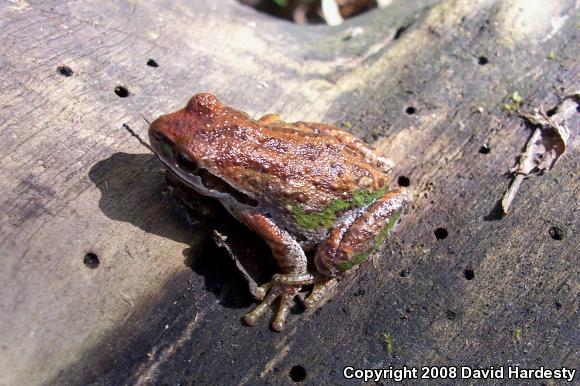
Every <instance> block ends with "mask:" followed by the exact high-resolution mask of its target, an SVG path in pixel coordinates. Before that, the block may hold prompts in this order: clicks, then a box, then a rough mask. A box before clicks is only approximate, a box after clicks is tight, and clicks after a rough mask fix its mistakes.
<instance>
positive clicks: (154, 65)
mask: <svg viewBox="0 0 580 386" xmlns="http://www.w3.org/2000/svg"><path fill="white" fill-rule="evenodd" d="M147 65H148V66H149V67H159V63H157V62H156V61H155V59H149V60H148V61H147Z"/></svg>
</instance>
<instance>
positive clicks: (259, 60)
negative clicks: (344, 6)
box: [0, 0, 580, 385]
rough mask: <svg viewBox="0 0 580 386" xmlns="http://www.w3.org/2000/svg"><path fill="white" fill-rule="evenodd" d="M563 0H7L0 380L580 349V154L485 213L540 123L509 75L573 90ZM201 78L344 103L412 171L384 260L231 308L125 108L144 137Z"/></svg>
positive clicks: (236, 286) (252, 370)
mask: <svg viewBox="0 0 580 386" xmlns="http://www.w3.org/2000/svg"><path fill="white" fill-rule="evenodd" d="M577 9H578V3H577V2H575V1H573V0H551V1H537V2H528V1H523V0H512V1H507V0H505V1H500V0H496V1H494V0H480V1H468V0H456V1H442V2H435V1H419V0H416V1H407V0H400V1H395V2H394V4H393V5H392V6H391V7H388V8H385V9H382V10H377V11H374V12H370V13H368V14H366V15H364V16H361V17H359V18H355V19H353V20H350V21H348V22H347V23H346V24H344V25H342V26H340V27H336V28H330V27H325V26H311V27H300V26H295V25H292V24H290V23H287V22H284V21H281V20H276V19H272V18H269V17H268V16H266V15H261V14H257V13H256V12H254V11H253V10H251V9H249V8H244V7H242V6H241V5H239V4H238V3H237V2H235V1H226V0H217V1H211V2H209V1H207V2H206V1H193V0H192V1H185V0H179V1H172V2H162V1H147V2H140V1H127V0H120V1H117V2H114V3H108V2H99V3H98V4H97V3H94V2H90V1H84V0H78V1H69V2H57V1H32V0H28V1H26V0H13V1H3V2H2V3H1V5H0V43H1V48H2V49H1V51H0V68H1V69H2V71H1V72H0V136H1V140H0V149H1V153H0V154H1V157H0V165H1V167H0V192H1V195H0V213H1V217H0V253H1V258H2V268H1V269H0V283H2V297H1V300H0V310H1V313H0V384H2V385H16V384H96V385H100V384H106V385H114V384H133V383H138V384H147V383H150V384H232V383H233V384H236V383H237V384H265V383H268V384H285V383H290V382H291V381H292V380H291V378H290V377H289V371H290V369H291V368H292V367H293V366H303V367H304V369H305V372H306V379H305V382H306V383H309V384H314V383H318V382H325V383H332V384H343V383H349V382H347V381H346V380H344V379H343V378H342V375H341V373H342V368H343V367H344V366H346V365H352V366H355V367H361V368H362V367H367V368H368V367H388V366H391V365H392V366H397V367H400V366H402V365H407V366H422V365H451V364H455V365H472V366H484V365H487V366H489V365H494V366H499V365H508V364H519V365H522V366H540V365H544V366H567V367H573V366H575V365H577V364H578V363H580V355H579V346H580V345H579V343H580V342H579V335H578V325H579V322H580V320H579V317H578V295H579V288H580V286H579V283H578V274H579V272H578V269H579V268H578V267H579V264H578V263H579V260H578V255H579V238H578V236H577V232H578V219H579V217H580V216H579V208H578V199H579V192H580V189H579V184H580V181H579V178H578V171H579V167H578V166H579V165H578V157H577V154H576V153H574V152H573V151H570V152H568V153H567V154H565V155H564V157H563V158H562V159H561V160H560V161H559V162H558V164H557V165H556V168H555V169H554V170H553V171H551V172H549V173H546V174H544V175H542V176H538V177H534V178H531V179H529V180H526V181H525V182H524V185H523V188H522V191H521V192H520V194H519V195H518V197H517V201H516V202H515V204H514V208H513V209H514V211H513V213H512V214H511V215H510V216H508V217H506V218H503V219H501V220H494V219H495V216H494V214H493V213H492V212H493V209H494V207H495V205H496V202H497V200H498V199H499V198H500V197H501V195H502V194H503V192H504V191H505V189H506V188H507V185H508V183H509V178H508V177H506V175H505V173H506V172H507V171H508V170H509V168H510V167H511V166H513V165H514V163H515V157H516V156H517V154H518V153H519V151H520V150H521V149H522V148H523V146H524V144H525V142H526V140H527V138H528V137H529V135H530V129H529V128H528V127H526V126H525V124H524V122H523V121H522V120H521V119H520V118H518V116H517V115H516V114H514V113H509V112H506V111H504V109H503V107H502V106H503V105H504V104H505V103H510V102H511V101H510V100H509V98H510V95H512V94H513V92H514V91H518V92H519V93H520V94H521V95H522V96H523V98H524V101H523V106H522V108H523V109H532V108H537V107H543V108H544V109H546V110H548V109H550V108H552V107H554V106H556V105H557V103H558V98H559V97H561V96H563V95H566V94H568V93H572V92H574V91H577V90H578V89H579V71H578V70H579V67H578V62H577V58H578V57H580V52H579V51H580V49H579V45H578V37H577V35H578V23H579V22H580V21H579V18H578V12H577ZM359 26H360V27H362V28H363V29H362V33H361V34H352V33H351V32H352V29H353V28H355V27H359ZM349 31H351V32H349ZM551 52H553V53H554V55H550V53H551ZM548 56H550V58H551V59H548ZM480 57H485V58H486V59H487V60H488V62H487V63H485V62H486V60H484V59H481V60H480V59H479V58H480ZM149 58H153V59H155V60H156V61H157V62H158V63H159V67H157V68H153V67H150V66H147V65H146V62H147V60H148V59H149ZM61 65H66V66H69V67H70V68H71V69H72V70H73V71H74V73H73V75H72V76H70V77H64V76H62V75H60V74H59V73H58V72H57V70H56V69H57V67H58V66H61ZM118 85H123V86H125V87H127V88H128V90H129V92H130V95H129V96H128V97H127V98H120V97H118V96H117V95H115V93H114V92H113V90H114V88H115V87H116V86H118ZM200 91H210V92H212V93H215V94H216V95H218V96H219V97H220V99H222V100H223V101H224V102H225V103H227V104H229V105H232V106H236V107H239V108H241V109H243V110H246V111H247V112H249V113H251V114H253V115H254V116H258V115H260V114H263V113H267V112H278V113H280V114H281V115H282V116H283V117H284V118H286V119H287V120H298V119H305V120H314V121H324V122H329V123H336V124H340V123H341V122H344V121H349V122H351V123H352V128H351V129H350V130H351V131H352V132H354V133H355V134H356V135H359V136H360V137H362V138H364V139H365V140H366V141H368V142H370V143H374V144H375V145H376V146H377V147H378V148H379V149H380V151H381V152H383V153H384V154H386V155H388V156H390V157H391V158H392V159H393V160H394V161H396V162H397V167H396V173H395V177H396V176H401V175H404V176H407V177H408V178H409V179H410V183H411V185H410V186H411V188H413V190H414V193H415V205H414V210H413V212H412V214H411V215H410V216H409V218H408V220H407V222H406V223H405V225H404V226H403V227H402V228H401V230H400V232H398V234H397V235H395V236H394V237H393V238H392V239H391V242H390V243H389V245H388V246H387V247H386V248H385V250H384V252H383V253H382V256H381V258H379V259H378V260H377V262H376V264H375V267H373V266H372V265H369V266H367V267H366V269H364V270H362V271H359V273H358V280H352V281H349V282H345V283H343V284H342V285H341V286H340V288H339V290H338V292H337V294H336V296H335V298H334V299H333V300H332V301H330V302H329V303H327V304H326V305H325V306H324V307H323V308H322V309H321V310H320V311H317V312H315V313H302V314H300V315H293V316H292V317H291V320H290V323H289V325H288V327H287V330H286V331H285V332H283V333H280V334H276V333H274V332H272V331H271V330H269V329H268V327H267V324H268V320H264V321H263V322H262V323H260V324H259V325H258V326H256V327H253V328H248V327H245V326H244V325H242V323H241V322H240V318H241V317H242V315H243V314H244V312H245V311H246V310H247V309H248V307H249V306H250V305H251V304H252V299H251V298H250V296H249V295H248V294H247V290H246V287H245V284H244V282H243V279H242V278H241V276H240V275H239V274H238V273H237V272H236V270H235V268H234V267H233V264H232V263H231V262H230V261H229V260H228V258H227V256H225V255H224V253H223V251H220V250H217V249H216V248H214V247H212V246H211V243H205V242H204V241H203V240H204V239H205V237H206V234H205V233H204V232H203V231H202V227H201V226H191V225H189V224H188V223H187V222H186V221H183V220H182V218H181V216H180V213H179V212H178V211H177V210H176V209H175V205H174V202H173V201H172V200H170V199H169V198H168V197H167V196H165V195H164V194H162V192H163V189H164V182H163V176H162V175H161V174H160V173H159V172H158V171H159V169H160V164H159V163H158V161H157V160H156V159H155V158H154V157H153V156H152V155H151V154H150V153H148V152H147V151H146V149H145V148H144V147H142V146H141V145H140V144H139V143H138V141H137V140H136V139H135V138H133V137H131V136H130V135H129V133H128V132H127V130H125V129H124V128H123V124H127V125H128V126H129V127H130V128H132V130H134V131H135V132H136V133H138V134H139V135H141V136H144V135H145V133H146V127H147V125H146V123H145V121H144V118H147V119H152V118H155V117H156V116H158V115H159V114H162V113H166V112H168V111H172V110H175V109H177V108H180V107H181V106H183V105H184V103H185V102H186V101H187V99H188V98H189V97H190V96H191V95H192V94H194V93H196V92H200ZM408 107H413V108H414V109H416V110H415V113H414V114H408V113H407V112H406V109H407V108H408ZM479 107H481V108H482V109H479ZM484 144H487V145H489V148H490V150H491V151H490V152H489V154H482V153H480V152H479V149H480V147H481V146H482V145H484ZM575 145H576V146H577V145H578V140H577V139H576V142H575ZM553 226H557V227H559V228H561V229H562V230H563V231H564V238H563V239H562V240H554V239H552V238H551V237H550V235H549V230H550V228H551V227H553ZM438 227H441V228H445V229H446V230H447V231H448V237H447V238H445V239H441V240H438V239H437V238H436V237H435V236H434V230H435V229H436V228H438ZM187 248H191V249H189V250H186V249H187ZM87 252H94V253H96V254H97V255H98V256H99V258H100V265H99V266H98V267H97V268H96V269H89V268H87V267H86V266H85V265H84V264H83V257H84V255H85V253H87ZM188 265H191V266H192V267H193V270H192V269H191V268H189V266H188ZM466 270H468V272H473V274H474V277H473V278H472V280H467V279H466V278H465V272H466ZM385 336H387V337H389V339H390V340H391V341H392V342H391V343H390V344H386V342H385Z"/></svg>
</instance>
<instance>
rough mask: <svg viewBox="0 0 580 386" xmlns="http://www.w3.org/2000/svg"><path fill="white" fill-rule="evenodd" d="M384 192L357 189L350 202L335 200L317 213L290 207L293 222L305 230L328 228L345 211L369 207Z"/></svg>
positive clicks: (297, 206) (383, 189)
mask: <svg viewBox="0 0 580 386" xmlns="http://www.w3.org/2000/svg"><path fill="white" fill-rule="evenodd" d="M385 192H386V188H382V189H379V190H376V191H374V192H370V191H368V190H365V189H357V190H355V191H354V193H353V194H352V198H351V199H350V200H342V199H340V198H336V199H334V200H332V202H331V203H330V204H329V205H328V206H326V207H325V208H324V209H322V210H320V211H318V212H312V213H307V212H306V211H305V210H304V208H302V207H301V206H300V205H292V215H293V216H294V221H296V224H298V225H300V226H301V227H302V228H305V229H320V228H326V229H328V228H330V227H331V226H332V225H333V224H334V221H335V220H336V218H337V216H338V215H339V214H340V213H341V212H342V211H344V210H346V209H351V208H353V207H356V206H365V205H369V204H370V203H372V202H373V201H375V200H376V199H377V198H379V197H381V196H383V195H384V194H385Z"/></svg>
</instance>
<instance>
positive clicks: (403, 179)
mask: <svg viewBox="0 0 580 386" xmlns="http://www.w3.org/2000/svg"><path fill="white" fill-rule="evenodd" d="M397 184H399V186H404V187H407V186H409V185H411V180H410V179H409V178H408V177H405V176H399V178H397Z"/></svg>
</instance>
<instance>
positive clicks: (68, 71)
mask: <svg viewBox="0 0 580 386" xmlns="http://www.w3.org/2000/svg"><path fill="white" fill-rule="evenodd" d="M56 71H57V72H58V73H59V74H60V75H62V76H66V77H67V78H68V77H69V76H72V75H73V74H74V72H73V70H72V68H70V67H69V66H58V67H57V68H56Z"/></svg>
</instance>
